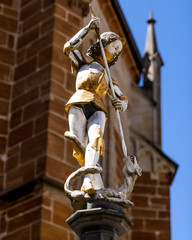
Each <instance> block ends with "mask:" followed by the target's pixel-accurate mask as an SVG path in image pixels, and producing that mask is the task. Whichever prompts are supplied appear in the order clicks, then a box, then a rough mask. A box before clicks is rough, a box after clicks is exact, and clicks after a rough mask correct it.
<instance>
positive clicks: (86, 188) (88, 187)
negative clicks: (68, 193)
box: [81, 181, 95, 194]
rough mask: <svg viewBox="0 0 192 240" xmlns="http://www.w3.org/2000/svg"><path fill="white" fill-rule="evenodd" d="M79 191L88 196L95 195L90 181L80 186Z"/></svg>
mask: <svg viewBox="0 0 192 240" xmlns="http://www.w3.org/2000/svg"><path fill="white" fill-rule="evenodd" d="M81 191H82V192H85V193H88V194H95V189H94V187H93V185H92V183H91V182H90V181H89V182H87V183H86V184H83V185H82V187H81Z"/></svg>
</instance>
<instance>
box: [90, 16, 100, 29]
mask: <svg viewBox="0 0 192 240" xmlns="http://www.w3.org/2000/svg"><path fill="white" fill-rule="evenodd" d="M99 24H100V19H99V18H98V17H94V18H92V19H91V21H90V22H89V23H88V25H87V27H88V28H89V29H96V28H99Z"/></svg>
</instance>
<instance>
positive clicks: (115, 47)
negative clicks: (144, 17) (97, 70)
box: [105, 40, 123, 62]
mask: <svg viewBox="0 0 192 240" xmlns="http://www.w3.org/2000/svg"><path fill="white" fill-rule="evenodd" d="M122 48H123V44H122V42H121V41H120V40H115V41H114V42H111V43H110V44H108V45H107V46H106V47H105V53H106V58H107V61H108V62H111V61H113V60H114V58H115V57H117V56H118V55H119V54H120V53H121V51H122Z"/></svg>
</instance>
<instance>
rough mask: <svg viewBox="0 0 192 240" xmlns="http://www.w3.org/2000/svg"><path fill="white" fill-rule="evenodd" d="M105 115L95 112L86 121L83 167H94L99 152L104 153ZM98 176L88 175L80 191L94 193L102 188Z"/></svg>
mask: <svg viewBox="0 0 192 240" xmlns="http://www.w3.org/2000/svg"><path fill="white" fill-rule="evenodd" d="M105 118H106V116H105V114H104V112H102V111H96V112H95V113H94V114H93V115H92V116H91V117H90V118H89V120H88V126H87V127H88V139H89V143H88V145H87V147H86V152H85V166H86V167H89V166H96V164H97V162H98V160H99V156H100V154H101V152H103V151H104V140H103V133H104V128H105ZM103 187H104V186H103V181H102V179H101V176H100V174H94V175H93V174H88V175H86V176H85V178H84V182H83V186H82V188H81V190H82V191H85V192H88V193H94V192H95V190H96V189H100V188H103Z"/></svg>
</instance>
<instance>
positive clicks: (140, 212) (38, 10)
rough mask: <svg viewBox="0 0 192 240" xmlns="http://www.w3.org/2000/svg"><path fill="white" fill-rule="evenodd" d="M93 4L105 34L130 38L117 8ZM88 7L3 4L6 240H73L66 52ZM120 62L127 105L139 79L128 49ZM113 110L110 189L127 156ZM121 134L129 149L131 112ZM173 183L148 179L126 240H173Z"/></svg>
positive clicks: (0, 139)
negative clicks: (65, 189)
mask: <svg viewBox="0 0 192 240" xmlns="http://www.w3.org/2000/svg"><path fill="white" fill-rule="evenodd" d="M93 2H94V4H95V5H94V9H95V7H96V9H97V12H98V15H99V16H100V18H101V21H102V23H104V24H102V28H104V29H105V30H106V31H109V30H110V31H114V32H115V31H118V32H117V33H119V34H120V35H121V36H122V37H124V38H126V36H124V29H123V28H122V27H121V24H122V22H121V21H120V20H119V17H118V15H117V14H116V11H117V9H115V8H114V5H113V4H112V2H115V1H114V0H113V1H112V0H107V1H104V0H99V1H93ZM87 3H88V1H84V0H76V1H74V0H70V1H65V0H30V1H29V0H0V239H1V240H12V239H15V240H39V239H41V240H53V239H57V240H63V239H65V240H75V239H76V237H75V234H74V233H73V232H72V230H71V229H70V228H69V227H68V225H67V224H66V223H65V220H66V219H67V218H68V217H69V216H70V215H71V214H72V213H73V211H72V209H71V207H70V203H69V201H68V199H67V198H66V196H65V195H64V192H63V183H64V182H65V180H66V178H67V177H68V176H69V174H70V173H71V172H73V171H74V170H76V169H77V168H78V164H77V162H76V160H75V159H74V158H73V157H72V145H71V143H69V142H68V141H66V140H65V139H64V136H63V133H64V132H65V131H67V130H68V123H67V116H66V115H65V113H64V105H65V103H66V102H67V100H68V99H69V98H70V96H71V95H72V94H73V92H74V91H75V76H74V75H72V74H71V66H70V61H69V59H67V57H66V56H64V54H63V53H62V49H63V44H64V42H66V41H67V40H68V39H70V38H71V37H72V36H73V35H74V34H75V33H76V32H78V30H79V29H80V28H82V26H83V25H84V20H85V18H84V16H86V15H87V14H88V4H87ZM88 18H90V17H88ZM129 34H130V33H129ZM120 61H121V62H120V65H118V66H117V68H115V69H113V68H112V75H114V76H115V77H116V78H117V82H118V83H120V84H119V85H120V87H121V89H122V90H124V91H125V94H126V95H127V97H128V99H129V100H130V97H129V96H130V94H131V92H133V91H132V90H133V88H132V84H131V82H132V81H135V79H138V78H139V75H140V72H139V69H137V65H136V64H135V61H134V57H133V56H132V55H131V49H130V46H128V45H127V46H126V47H125V51H124V53H123V54H122V58H121V60H120ZM119 76H121V77H119ZM118 77H119V78H121V79H120V81H119V79H118ZM136 87H137V86H136ZM139 93H140V92H139ZM142 96H143V95H140V97H141V98H142ZM132 106H134V104H132ZM108 109H109V114H110V117H111V119H112V121H108V123H110V126H108V127H106V133H105V134H106V137H107V136H110V137H109V140H110V141H109V142H108V143H107V141H105V143H106V155H105V158H104V159H103V160H102V161H101V164H102V166H103V178H104V179H105V183H106V186H107V187H113V188H117V187H119V186H120V185H121V184H122V181H123V178H122V173H121V169H122V167H123V162H122V159H123V154H122V150H121V145H120V138H119V135H118V130H117V126H116V121H115V120H114V121H113V116H114V114H113V109H111V108H110V107H109V106H108ZM132 113H133V114H134V112H133V111H132ZM114 119H115V118H114ZM108 123H107V124H108ZM123 127H124V128H125V129H126V134H125V138H126V143H127V144H130V142H129V135H130V132H131V130H130V112H128V113H125V115H124V118H123ZM135 139H138V138H135ZM138 141H139V142H141V141H140V140H138ZM138 145H139V144H138V142H137V144H135V148H137V146H138ZM142 145H144V144H143V143H142ZM128 149H130V148H129V146H128ZM150 151H154V149H153V147H151V148H150ZM135 153H136V155H137V151H136V152H135ZM138 156H139V154H138ZM141 159H142V158H141ZM161 160H162V159H161ZM158 164H159V163H158ZM166 166H167V165H166ZM163 167H164V165H163ZM163 167H162V169H163ZM160 168H161V165H159V169H160ZM114 179H116V181H114ZM170 183H171V176H170V175H169V171H163V170H162V171H161V170H159V171H154V169H152V170H151V171H150V170H149V171H145V172H144V174H143V177H141V178H140V179H139V180H138V182H137V184H136V187H135V190H134V192H133V195H132V200H133V201H134V203H135V208H134V209H131V210H129V211H128V215H129V216H130V217H132V220H133V222H134V227H133V229H132V231H129V232H128V233H127V234H126V235H125V236H122V237H121V238H120V239H121V240H127V239H129V240H137V239H139V240H145V239H147V240H170V206H169V185H170ZM77 184H78V183H77Z"/></svg>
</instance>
